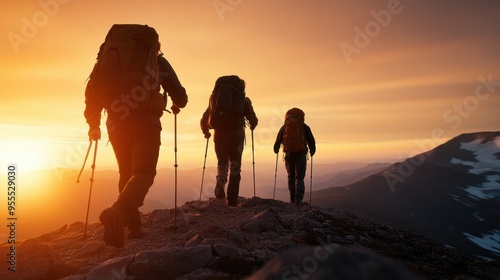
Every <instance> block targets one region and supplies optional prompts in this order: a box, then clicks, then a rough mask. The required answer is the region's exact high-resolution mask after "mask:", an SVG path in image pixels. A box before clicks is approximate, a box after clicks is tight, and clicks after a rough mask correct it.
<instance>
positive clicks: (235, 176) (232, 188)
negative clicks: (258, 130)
mask: <svg viewBox="0 0 500 280" xmlns="http://www.w3.org/2000/svg"><path fill="white" fill-rule="evenodd" d="M244 140H245V137H244V136H240V135H230V134H228V135H224V134H217V133H216V134H215V135H214V144H215V153H216V154H217V180H222V181H223V182H224V184H225V183H226V182H227V181H228V171H229V183H228V186H227V199H228V202H233V203H236V200H237V199H238V194H239V189H240V180H241V175H240V172H241V155H242V153H243V144H244Z"/></svg>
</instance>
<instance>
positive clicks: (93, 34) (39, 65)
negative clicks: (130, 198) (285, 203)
mask: <svg viewBox="0 0 500 280" xmlns="http://www.w3.org/2000/svg"><path fill="white" fill-rule="evenodd" d="M499 8H500V4H499V2H498V1H492V0H485V1H464V0H460V1H451V0H447V1H405V0H401V1H397V0H378V1H368V0H367V1H352V0H339V1H299V0H293V1H285V0H279V1H267V2H266V1H226V0H221V1H212V0H210V1H197V2H196V3H193V2H192V1H163V2H162V1H150V0H145V1H128V2H117V1H96V0H92V1H68V0H65V1H63V0H40V1H11V2H9V4H4V5H3V9H2V11H3V15H2V17H1V18H0V22H1V25H0V26H1V27H0V28H1V29H0V30H1V34H3V40H1V41H0V56H1V62H2V67H1V69H0V95H1V102H0V167H1V168H4V167H5V166H7V164H9V163H15V164H17V165H18V166H19V169H20V170H26V171H28V170H35V169H50V170H52V169H56V170H59V171H58V172H59V173H58V172H55V173H53V172H52V171H50V172H51V174H56V175H57V176H59V177H61V174H63V173H65V172H66V170H79V168H80V167H81V166H82V163H83V159H84V157H85V152H86V149H87V147H88V144H89V142H88V137H87V130H88V125H87V124H86V123H85V119H84V117H83V110H84V89H85V85H86V79H87V77H88V75H89V73H90V71H91V69H92V67H93V65H94V63H95V58H96V54H97V51H98V48H99V46H100V44H101V43H102V41H103V39H104V36H105V34H106V33H107V31H108V30H109V28H110V27H111V26H112V24H114V23H140V24H148V25H150V26H152V27H154V28H155V29H156V30H157V32H158V33H159V34H160V41H161V42H162V51H163V52H164V53H165V57H166V58H167V59H168V60H169V61H170V63H171V64H172V66H173V68H174V69H175V71H176V72H177V75H178V77H179V79H180V81H181V83H182V84H183V85H184V87H185V88H186V90H187V93H188V96H189V102H188V105H187V106H186V108H185V109H183V110H182V111H181V113H180V114H179V116H178V131H177V137H178V141H179V147H178V160H179V168H181V169H189V168H201V166H202V163H203V155H204V150H205V143H206V140H205V139H204V138H203V135H202V133H201V130H200V128H199V120H200V118H201V115H202V113H203V111H204V110H205V108H206V106H207V104H208V96H209V94H210V92H211V90H212V87H213V85H214V82H215V80H216V79H217V78H218V77H219V76H222V75H226V74H237V75H239V76H241V77H242V78H243V79H244V80H245V81H246V82H247V95H248V96H249V97H250V98H251V99H252V101H253V106H254V108H255V112H256V114H257V116H258V118H259V126H258V127H257V128H256V130H255V131H254V135H253V141H254V147H255V161H256V162H257V164H258V165H260V166H262V164H269V165H272V164H273V163H274V160H275V154H274V153H273V152H272V145H273V143H274V140H275V137H276V133H277V132H278V130H279V128H280V126H281V125H282V122H283V116H284V112H286V110H287V109H289V108H291V107H300V108H301V109H303V110H304V111H305V114H306V117H305V119H306V123H307V124H308V125H309V126H310V127H311V129H312V131H313V133H314V135H315V138H316V142H317V153H316V155H315V163H318V164H329V163H334V162H344V161H345V162H375V161H384V162H393V161H396V160H401V159H404V158H406V157H408V156H412V155H415V154H417V153H419V152H424V151H426V150H428V149H432V148H434V147H435V146H437V145H439V144H441V143H443V142H444V141H446V140H448V139H450V138H452V137H454V136H457V135H459V134H461V133H466V132H475V131H496V130H498V129H499V123H500V117H499V114H498V108H499V107H500V56H499V55H498V50H499V49H500V39H499V38H500V37H499V36H498V26H500V18H499V17H498V11H499ZM170 102H171V101H169V106H170V105H171V104H170ZM104 123H105V117H104V118H103V119H102V120H101V124H102V125H101V129H102V132H103V133H102V139H101V141H100V142H99V153H98V160H97V163H98V165H97V168H98V169H99V170H108V169H110V170H117V166H116V160H115V158H114V154H113V151H112V148H111V145H110V144H109V143H108V135H107V132H106V128H105V125H104ZM162 123H163V131H162V147H161V155H160V159H159V163H158V167H159V168H166V167H169V168H170V167H172V166H173V165H174V163H173V158H174V157H173V153H174V147H173V144H174V130H173V127H174V120H173V116H172V115H170V114H165V115H164V116H163V117H162ZM251 147H252V138H251V134H250V132H249V131H248V130H247V142H246V147H245V151H244V154H243V169H244V170H250V169H251V167H252V165H251V160H252V154H251V153H252V150H251ZM214 158H215V155H214V152H213V142H212V139H210V148H209V161H208V166H212V167H213V166H215V164H216V162H215V159H214ZM89 166H90V164H89V163H87V170H88V168H89ZM0 170H2V169H0ZM261 170H262V169H261ZM0 172H3V171H0ZM61 172H62V173H61ZM266 172H267V170H266ZM269 172H271V171H269ZM3 175H4V174H3V173H2V176H3Z"/></svg>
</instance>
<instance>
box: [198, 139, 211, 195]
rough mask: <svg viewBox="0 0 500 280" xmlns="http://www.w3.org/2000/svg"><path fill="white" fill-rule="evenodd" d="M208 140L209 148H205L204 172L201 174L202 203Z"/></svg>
mask: <svg viewBox="0 0 500 280" xmlns="http://www.w3.org/2000/svg"><path fill="white" fill-rule="evenodd" d="M208 139H210V138H207V146H206V147H205V160H204V161H203V171H202V173H201V187H200V201H201V193H202V191H203V178H204V177H205V165H206V164H207V151H208Z"/></svg>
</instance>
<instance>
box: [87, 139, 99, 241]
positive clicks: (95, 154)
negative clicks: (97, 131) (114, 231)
mask: <svg viewBox="0 0 500 280" xmlns="http://www.w3.org/2000/svg"><path fill="white" fill-rule="evenodd" d="M98 141H99V140H95V147H94V159H93V160H92V167H91V168H92V175H91V176H90V190H89V201H88V203H87V216H86V217H85V226H84V229H83V240H85V237H86V236H87V223H88V221H89V210H90V198H91V197H92V185H93V184H94V171H95V159H96V157H97V144H98Z"/></svg>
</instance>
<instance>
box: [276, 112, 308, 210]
mask: <svg viewBox="0 0 500 280" xmlns="http://www.w3.org/2000/svg"><path fill="white" fill-rule="evenodd" d="M304 118H305V114H304V111H302V110H301V109H299V108H292V109H290V110H288V111H287V112H286V115H285V123H284V124H283V126H282V127H281V128H280V130H279V132H278V135H277V137H276V142H275V143H274V153H275V154H278V153H279V149H280V146H283V152H284V153H285V167H286V171H287V173H288V190H289V192H290V203H295V204H296V205H299V206H300V205H302V200H303V199H304V192H305V186H304V177H305V175H306V165H307V157H306V156H307V153H308V150H309V153H310V155H311V158H312V156H313V155H314V154H315V153H316V141H315V140H314V136H313V134H312V131H311V128H310V127H309V126H308V125H307V124H305V122H304Z"/></svg>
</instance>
